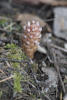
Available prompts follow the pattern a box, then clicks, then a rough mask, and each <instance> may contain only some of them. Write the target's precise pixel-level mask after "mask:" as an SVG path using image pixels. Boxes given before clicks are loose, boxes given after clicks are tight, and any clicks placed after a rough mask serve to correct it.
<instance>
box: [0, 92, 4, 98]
mask: <svg viewBox="0 0 67 100" xmlns="http://www.w3.org/2000/svg"><path fill="white" fill-rule="evenodd" d="M2 94H3V92H2V91H1V90H0V98H1V96H2Z"/></svg>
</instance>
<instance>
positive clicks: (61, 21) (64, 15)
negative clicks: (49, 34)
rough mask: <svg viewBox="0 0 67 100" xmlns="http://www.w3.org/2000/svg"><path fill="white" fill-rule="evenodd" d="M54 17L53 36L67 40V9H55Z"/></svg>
mask: <svg viewBox="0 0 67 100" xmlns="http://www.w3.org/2000/svg"><path fill="white" fill-rule="evenodd" d="M54 15H55V20H54V24H53V31H54V32H53V34H54V35H55V36H57V37H59V38H62V39H65V40H67V8H65V7H57V8H55V9H54Z"/></svg>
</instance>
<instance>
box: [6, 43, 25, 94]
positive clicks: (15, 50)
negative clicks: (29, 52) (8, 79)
mask: <svg viewBox="0 0 67 100" xmlns="http://www.w3.org/2000/svg"><path fill="white" fill-rule="evenodd" d="M5 49H8V54H7V55H6V56H7V58H8V59H15V60H20V61H21V60H25V59H26V58H27V57H26V56H25V55H24V53H23V52H22V50H21V48H20V47H18V46H17V45H16V44H13V43H12V44H7V45H6V46H5ZM10 64H11V66H12V67H13V68H14V71H13V74H14V91H15V92H21V91H22V88H21V83H20V81H21V79H22V77H21V74H20V71H19V70H20V63H18V62H10ZM17 71H18V72H17Z"/></svg>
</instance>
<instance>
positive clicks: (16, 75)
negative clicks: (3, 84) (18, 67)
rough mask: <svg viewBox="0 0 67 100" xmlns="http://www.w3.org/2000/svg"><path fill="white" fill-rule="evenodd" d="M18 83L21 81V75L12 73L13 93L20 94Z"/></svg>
mask: <svg viewBox="0 0 67 100" xmlns="http://www.w3.org/2000/svg"><path fill="white" fill-rule="evenodd" d="M20 81H21V74H20V73H18V72H16V73H14V91H15V92H22V88H21V84H20Z"/></svg>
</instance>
